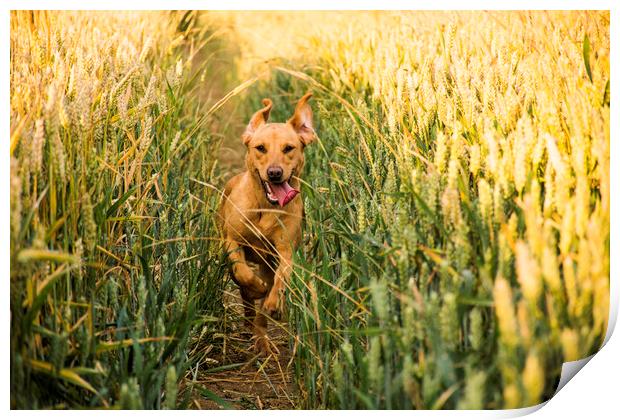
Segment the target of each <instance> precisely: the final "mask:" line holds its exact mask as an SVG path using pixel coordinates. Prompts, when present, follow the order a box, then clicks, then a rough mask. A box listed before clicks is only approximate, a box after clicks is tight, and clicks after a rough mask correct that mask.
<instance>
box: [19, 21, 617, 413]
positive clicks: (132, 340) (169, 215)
mask: <svg viewBox="0 0 620 420" xmlns="http://www.w3.org/2000/svg"><path fill="white" fill-rule="evenodd" d="M609 43H610V40H609V12H605V11H600V12H598V11H597V12H589V11H571V12H545V11H536V12H527V11H521V12H79V11H75V12H45V11H43V12H29V11H20V12H11V64H10V68H11V73H10V81H11V87H10V94H11V98H10V100H11V105H10V110H11V116H10V117H11V144H10V153H11V183H10V185H11V204H10V205H11V221H10V222H11V223H10V232H11V233H10V234H11V249H10V262H11V297H10V299H11V407H12V408H82V407H96V408H156V409H160V408H190V407H192V401H194V400H195V399H196V398H197V397H196V396H197V395H198V396H199V397H198V398H203V399H211V400H214V401H216V402H217V403H218V404H219V405H220V406H226V405H227V404H228V403H229V402H230V401H226V400H224V399H222V397H221V396H218V395H215V394H214V393H213V392H212V391H211V390H209V389H207V388H205V387H204V384H203V383H202V382H201V381H198V380H196V378H197V376H200V375H203V376H205V377H208V376H209V374H210V372H215V371H217V369H233V368H234V367H235V366H236V365H226V366H223V365H218V364H217V363H218V362H217V360H219V359H218V357H217V354H220V353H222V352H226V348H227V346H229V345H230V344H228V343H229V341H227V340H229V339H228V338H227V337H230V334H231V333H232V332H231V331H232V329H234V328H233V327H231V325H230V322H229V321H230V316H231V314H230V313H229V312H228V310H227V306H226V305H227V304H226V302H227V298H226V293H227V291H230V290H232V289H234V288H233V286H232V284H231V282H230V281H229V279H228V275H227V266H226V259H225V257H226V255H225V253H224V251H223V249H222V247H221V244H220V243H219V241H218V238H217V231H216V220H215V209H216V208H217V205H218V202H219V192H218V191H219V188H221V186H222V185H223V183H224V182H225V181H226V180H227V178H228V177H230V175H231V174H232V173H233V172H234V171H237V170H239V169H240V168H241V167H242V162H241V159H242V156H243V153H244V149H243V146H242V145H241V141H240V138H239V136H240V134H241V132H242V130H243V126H244V125H245V124H246V123H247V121H248V119H249V116H250V115H251V114H252V113H253V112H254V111H255V110H257V109H258V108H259V107H260V106H259V104H260V100H261V99H262V98H263V97H270V98H272V99H273V100H274V103H275V108H274V110H273V111H272V115H273V117H272V118H273V119H274V120H275V121H282V120H285V119H286V118H288V116H289V115H290V114H291V112H292V109H293V106H294V103H295V100H296V99H297V98H299V97H300V96H301V95H303V93H305V92H306V91H308V90H312V91H313V92H314V99H313V103H312V106H313V109H314V115H315V122H316V131H317V134H318V142H317V144H314V145H312V146H311V147H308V149H307V151H306V162H307V163H306V169H305V174H304V176H303V179H304V183H303V191H302V196H303V200H304V206H305V212H306V216H305V225H304V240H303V246H302V247H301V248H300V249H299V250H298V252H297V253H296V255H295V258H294V269H293V274H292V277H291V281H290V284H289V285H288V290H287V308H288V309H287V312H288V323H286V325H285V328H286V331H287V337H288V338H287V343H285V344H284V345H285V346H287V347H288V349H289V350H290V353H291V363H290V366H291V367H290V369H291V377H292V383H293V385H294V389H295V391H294V393H295V397H294V398H293V402H294V404H293V407H294V408H346V409H358V408H364V409H375V408H381V409H483V408H484V409H500V408H518V407H525V406H531V405H536V404H538V403H540V402H542V401H545V400H547V399H549V398H550V397H551V396H552V395H553V393H554V391H555V389H556V386H557V383H558V380H559V373H560V369H561V365H562V362H564V361H572V360H577V359H579V358H583V357H585V356H588V355H591V354H593V353H594V352H596V351H597V350H598V348H599V347H600V346H601V344H602V341H603V338H604V337H605V334H606V330H607V321H608V315H609V267H610V255H609V243H610V227H609V226H610V214H609V208H610V207H609V206H610V203H609V198H610V197H609V196H610V172H609V170H610V169H609V161H610V131H609V130H610V128H609V127H610V122H609V118H610V113H609V104H610V93H609V85H610V63H609ZM231 156H232V157H231ZM207 355H208V357H207ZM207 362H209V363H211V365H209V368H208V369H207V368H206V364H208V363H207ZM231 366H232V367H231ZM209 369H210V370H209ZM201 377H202V376H201Z"/></svg>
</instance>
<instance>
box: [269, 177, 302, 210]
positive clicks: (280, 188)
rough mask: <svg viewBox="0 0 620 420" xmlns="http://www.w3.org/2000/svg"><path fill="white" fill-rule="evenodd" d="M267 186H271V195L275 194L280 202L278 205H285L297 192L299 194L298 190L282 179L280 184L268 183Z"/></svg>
mask: <svg viewBox="0 0 620 420" xmlns="http://www.w3.org/2000/svg"><path fill="white" fill-rule="evenodd" d="M269 186H270V187H271V191H272V192H273V195H275V196H276V198H277V199H278V203H280V207H284V206H286V205H287V204H288V202H289V201H291V200H292V199H293V198H295V196H296V195H297V194H299V191H297V190H296V189H295V188H293V187H291V186H290V185H289V184H288V182H286V181H284V182H283V183H281V184H271V183H270V184H269Z"/></svg>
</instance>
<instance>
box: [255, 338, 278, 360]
mask: <svg viewBox="0 0 620 420" xmlns="http://www.w3.org/2000/svg"><path fill="white" fill-rule="evenodd" d="M253 348H254V351H255V352H256V353H257V354H260V355H261V356H263V357H267V356H269V355H274V356H275V355H278V354H280V350H278V346H276V345H275V344H274V343H273V342H272V341H271V339H269V337H268V336H267V335H260V336H254V345H253Z"/></svg>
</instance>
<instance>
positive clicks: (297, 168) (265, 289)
mask: <svg viewBox="0 0 620 420" xmlns="http://www.w3.org/2000/svg"><path fill="white" fill-rule="evenodd" d="M311 96H312V94H311V93H307V94H306V95H304V97H302V98H301V99H300V100H299V102H298V103H297V106H296V108H295V113H294V114H293V116H292V117H291V118H290V119H289V120H288V121H287V122H286V123H269V124H268V123H267V119H268V118H269V112H270V111H271V107H272V105H273V103H272V101H271V100H270V99H263V105H264V106H265V107H264V108H263V109H261V110H259V111H258V112H256V113H255V114H254V115H253V116H252V119H251V120H250V123H249V124H248V126H247V128H246V130H245V132H244V133H243V135H242V139H243V143H244V144H245V145H246V146H247V154H246V167H247V170H246V171H245V172H243V173H240V174H238V175H236V176H234V177H233V178H232V179H231V180H230V181H228V183H227V184H226V186H225V188H224V198H223V201H222V204H221V207H220V217H221V219H222V234H223V239H224V241H225V245H226V249H227V251H228V259H229V261H230V263H231V274H232V278H233V280H234V281H235V283H237V284H238V285H239V288H240V290H241V297H242V299H243V303H244V309H245V315H246V319H247V321H246V322H248V321H249V320H253V327H254V336H255V338H256V343H255V346H256V349H257V350H259V351H260V352H261V353H263V354H265V353H267V352H270V351H271V350H272V344H271V342H270V341H269V339H268V337H267V317H266V315H269V316H274V317H276V316H279V315H280V314H281V313H282V311H283V309H284V308H283V305H284V291H285V289H286V284H287V282H288V279H289V276H290V273H291V258H292V255H293V251H294V249H295V248H296V247H297V246H298V245H299V243H300V241H301V221H302V216H303V203H302V200H301V197H298V195H299V190H300V180H299V178H298V177H299V176H300V175H301V171H302V169H303V167H304V148H305V147H306V146H307V145H308V144H310V143H312V141H313V140H314V138H315V136H314V129H313V127H312V109H311V108H310V105H308V99H309V98H310V97H311ZM256 300H259V303H260V304H261V307H260V308H259V310H258V311H256V308H255V303H256V302H255V301H256ZM273 349H274V350H275V351H277V348H275V347H274V348H273Z"/></svg>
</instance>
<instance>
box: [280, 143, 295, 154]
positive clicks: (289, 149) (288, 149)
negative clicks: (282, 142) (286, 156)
mask: <svg viewBox="0 0 620 420" xmlns="http://www.w3.org/2000/svg"><path fill="white" fill-rule="evenodd" d="M293 149H294V147H293V146H291V145H287V146H286V147H284V150H282V151H283V152H284V153H288V152H290V151H291V150H293Z"/></svg>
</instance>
